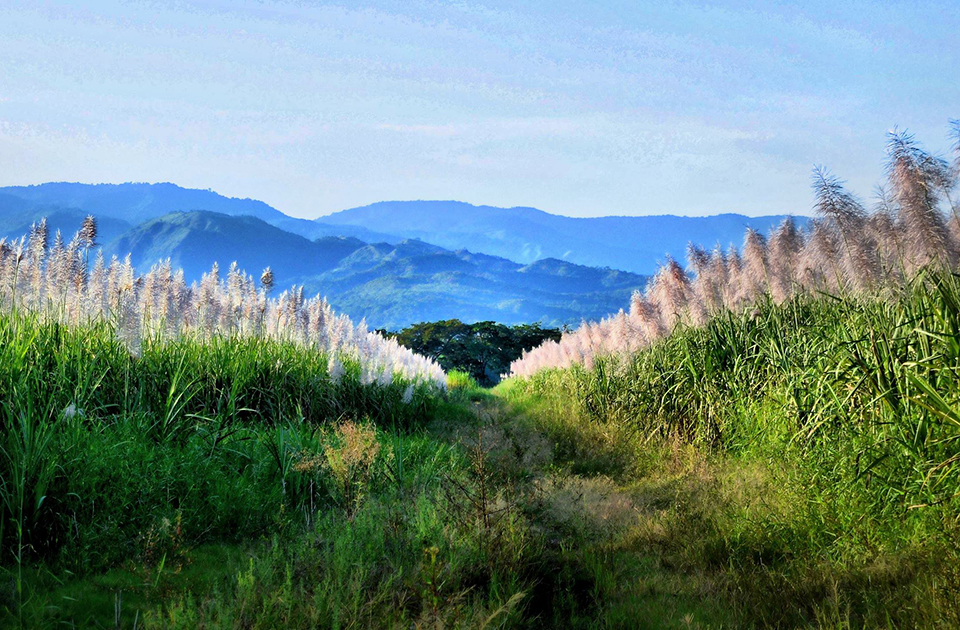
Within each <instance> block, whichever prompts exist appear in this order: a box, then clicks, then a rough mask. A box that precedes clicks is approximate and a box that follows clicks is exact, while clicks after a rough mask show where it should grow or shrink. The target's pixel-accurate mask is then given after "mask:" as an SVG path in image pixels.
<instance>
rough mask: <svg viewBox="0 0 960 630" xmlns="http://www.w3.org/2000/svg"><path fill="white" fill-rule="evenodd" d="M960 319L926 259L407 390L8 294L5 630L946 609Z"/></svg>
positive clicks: (953, 610) (910, 623)
mask: <svg viewBox="0 0 960 630" xmlns="http://www.w3.org/2000/svg"><path fill="white" fill-rule="evenodd" d="M957 322H960V279H958V278H957V277H955V276H952V275H949V274H943V275H940V274H937V275H927V276H921V277H920V278H918V279H917V280H916V281H915V282H914V283H913V284H912V285H911V286H910V287H909V288H908V290H906V291H905V292H904V293H902V294H900V295H898V296H891V295H884V296H874V297H873V298H863V299H860V300H850V299H847V300H836V299H833V298H830V297H820V298H810V297H798V298H795V299H793V300H791V301H788V302H787V303H785V304H782V305H774V304H773V303H771V302H765V303H763V304H761V305H759V307H758V308H757V310H756V312H751V313H746V314H743V315H733V314H730V315H727V316H726V317H721V318H716V319H714V320H713V321H712V322H711V323H710V324H709V325H708V326H706V327H705V328H692V327H691V328H681V329H678V330H677V331H676V332H675V333H674V334H673V335H671V336H670V337H668V338H666V339H664V340H662V341H661V342H659V343H657V344H655V345H653V346H651V347H650V348H648V349H646V350H644V351H642V352H640V353H638V354H636V355H634V356H633V357H632V358H631V359H630V360H629V361H624V360H623V358H616V357H607V358H600V359H598V361H597V362H596V366H595V369H594V370H591V371H588V370H586V369H583V368H573V369H567V370H552V371H543V372H541V373H539V374H537V375H536V376H535V377H533V378H529V379H511V380H509V381H507V382H505V383H503V384H502V385H500V386H499V387H498V388H496V389H495V390H493V391H492V392H490V391H485V390H481V389H479V388H477V387H476V384H475V382H473V381H472V379H471V378H470V377H469V376H468V375H466V374H459V373H455V374H452V375H451V376H450V379H449V388H448V391H447V392H446V393H445V394H443V395H442V396H438V395H436V393H435V391H434V393H432V394H431V393H429V392H428V390H418V392H419V393H418V397H417V398H416V399H415V400H414V401H411V402H410V403H404V402H403V400H402V399H403V396H404V392H405V389H404V388H403V387H402V386H401V384H399V383H397V384H396V385H391V386H382V387H380V386H369V385H368V386H363V385H362V384H361V383H360V373H359V369H358V368H350V367H349V366H348V370H347V374H345V375H344V377H343V378H342V379H341V380H340V381H339V382H337V383H334V382H333V381H331V380H328V379H324V378H323V377H322V376H321V377H320V378H318V377H317V374H322V373H323V369H324V366H325V365H326V361H325V359H323V358H322V357H320V356H317V355H312V354H310V352H309V351H307V350H305V349H304V348H303V347H302V346H300V345H296V344H289V345H287V344H283V343H280V342H277V341H270V340H261V341H256V340H251V339H245V338H223V339H215V340H206V341H204V342H202V343H201V342H199V341H196V342H191V341H187V340H184V341H182V342H180V345H179V346H176V347H174V346H170V345H169V343H167V344H160V345H157V346H155V347H154V346H151V345H150V344H145V346H144V347H143V350H142V353H141V354H140V356H139V357H137V356H134V355H132V354H130V353H129V351H128V350H127V349H126V347H125V346H124V345H123V344H122V342H120V341H116V340H115V338H114V337H113V336H112V335H111V334H110V333H111V331H110V330H109V328H108V327H106V326H103V327H102V328H97V327H94V328H67V327H63V326H61V325H59V324H55V323H44V322H42V321H39V320H37V319H31V318H29V317H23V316H16V317H14V316H5V317H4V318H2V319H0V331H2V334H3V340H4V343H3V345H2V348H3V352H4V353H5V354H4V357H3V361H2V362H0V365H2V366H3V380H2V387H3V400H4V401H5V404H4V410H5V411H4V416H3V421H4V436H5V437H4V440H5V441H4V443H3V451H2V453H0V459H2V465H3V466H4V468H3V476H2V479H3V480H4V482H5V483H4V485H3V487H2V488H3V493H4V494H3V499H4V502H3V506H4V524H5V529H4V533H3V553H4V555H3V560H2V565H3V575H2V577H0V579H2V583H4V584H6V585H7V586H5V587H4V590H3V592H2V594H0V610H2V612H0V624H2V625H17V624H21V625H23V626H27V627H37V626H41V627H42V626H52V625H57V624H63V623H67V624H75V625H80V626H91V625H94V626H95V625H100V626H110V625H119V626H120V627H132V626H134V625H137V627H165V628H166V627H183V628H192V627H262V628H267V627H278V626H287V627H317V626H320V627H369V626H375V627H410V626H419V627H464V628H476V627H488V628H495V627H499V628H513V627H543V628H553V627H582V628H594V627H607V628H636V627H651V628H659V627H668V628H669V627H676V628H683V627H711V628H713V627H728V628H733V627H955V626H956V625H957V624H958V623H960V601H958V600H957V598H956V593H957V592H960V573H958V572H957V570H956V567H957V566H960V565H958V560H960V528H958V526H957V517H956V514H957V513H958V512H957V508H958V507H960V505H958V499H957V497H956V492H957V485H956V472H957V471H956V466H955V464H956V462H957V461H958V459H960V458H958V457H957V448H958V446H960V445H958V442H957V440H956V439H955V436H956V435H958V433H960V424H958V423H957V422H956V419H955V418H954V417H953V416H952V415H951V414H952V413H953V412H952V411H951V410H952V409H954V408H955V407H956V402H957V399H958V397H960V386H958V384H957V380H956V379H957V376H956V372H955V366H956V365H957V364H958V356H960V355H958V351H957V350H956V349H957V348H960V328H958V326H960V324H958V323H957ZM253 409H257V411H256V412H255V411H253ZM771 593H775V594H776V597H772V596H771Z"/></svg>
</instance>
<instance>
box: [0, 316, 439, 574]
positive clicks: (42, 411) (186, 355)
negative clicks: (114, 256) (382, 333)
mask: <svg viewBox="0 0 960 630" xmlns="http://www.w3.org/2000/svg"><path fill="white" fill-rule="evenodd" d="M328 366H329V361H328V357H327V356H326V355H324V354H323V353H320V352H317V351H316V350H314V349H312V348H309V347H305V346H304V345H302V344H300V343H297V342H294V341H281V340H276V339H270V338H262V337H247V336H242V335H239V334H235V335H234V336H233V337H226V336H216V337H212V338H209V339H202V338H191V337H185V336H181V337H177V338H174V339H166V338H164V337H162V336H155V337H150V338H146V339H144V340H143V342H142V343H141V346H140V351H139V353H138V354H132V353H130V352H129V350H128V348H127V346H126V345H125V344H124V343H123V341H121V340H120V339H119V338H118V336H117V335H116V334H115V332H114V330H113V328H112V326H111V325H110V324H108V323H106V322H103V321H100V322H95V323H92V324H88V325H65V324H62V323H59V322H56V321H50V320H49V318H47V317H45V316H44V315H42V314H30V313H24V312H14V313H9V312H8V313H0V499H2V501H0V564H7V563H8V562H11V561H15V562H16V563H17V564H18V565H19V564H21V563H22V562H23V561H24V560H25V559H28V558H36V557H40V558H47V559H57V558H60V559H63V560H64V561H66V562H68V564H70V562H71V560H70V559H71V557H76V558H82V562H84V563H90V564H92V565H96V564H98V563H100V562H101V561H102V562H108V563H109V562H110V561H113V560H116V558H118V557H123V556H124V555H125V550H124V547H123V546H122V545H120V546H117V545H111V544H106V542H107V541H109V540H110V539H111V537H113V536H119V537H120V538H123V535H122V534H123V532H126V535H130V536H132V534H130V532H131V528H136V527H140V526H143V525H144V522H143V521H142V520H140V519H143V518H152V517H154V516H156V510H165V511H166V512H168V513H167V514H166V517H169V518H172V516H173V513H172V512H176V510H177V508H176V507H174V506H176V505H177V504H178V503H180V505H181V506H183V505H184V503H185V502H186V503H190V502H195V501H200V500H201V496H202V495H203V493H204V492H207V491H209V492H210V494H211V497H210V499H209V501H210V504H209V505H208V506H204V505H203V504H202V502H201V503H193V504H192V505H191V507H190V508H189V509H191V510H196V512H195V513H187V514H186V515H185V516H184V518H185V522H186V524H187V526H188V527H189V528H192V531H202V530H204V529H206V530H209V531H210V532H211V533H213V532H218V534H217V535H219V536H222V535H227V536H229V537H234V536H238V535H241V536H242V535H244V533H246V534H250V533H252V532H254V531H256V530H257V528H258V527H262V526H263V524H264V521H263V520H262V519H263V518H264V516H263V514H264V510H263V505H262V504H261V502H263V501H268V502H269V501H275V502H276V505H280V504H281V503H282V502H284V501H287V502H288V505H289V506H290V507H291V508H294V509H301V507H302V505H300V503H301V502H302V501H307V498H304V497H305V495H304V494H303V489H302V488H299V489H295V490H291V488H290V484H289V483H288V481H289V479H291V478H292V473H291V471H290V462H291V461H292V460H293V457H294V452H293V451H294V450H295V449H296V448H298V447H299V446H301V445H302V444H301V443H302V442H303V440H305V439H306V440H309V439H314V438H312V437H310V436H313V435H315V434H317V432H318V431H323V430H325V428H324V427H328V426H332V425H336V424H337V423H339V422H342V421H345V420H349V419H364V418H365V419H368V420H369V421H372V422H373V423H375V424H378V425H379V426H382V427H390V428H397V429H403V428H409V427H413V426H416V425H417V424H420V423H422V422H424V421H425V420H426V418H428V417H429V416H430V413H431V412H430V409H431V406H432V405H434V404H435V401H436V398H435V394H436V391H435V388H434V387H433V386H432V385H430V384H428V383H424V382H422V381H413V380H407V379H405V378H402V377H401V376H399V375H397V376H396V377H395V378H394V379H391V380H390V381H384V382H378V383H364V382H363V380H364V378H363V369H362V367H361V365H360V363H359V362H358V361H357V360H356V359H352V358H350V357H344V358H343V362H342V363H341V364H340V367H339V368H338V369H339V370H340V372H341V373H340V374H338V375H336V376H334V375H333V374H331V373H330V372H329V371H328ZM284 440H286V442H284ZM278 444H279V446H277V445H278ZM278 449H279V450H278ZM178 461H180V462H182V464H177V463H176V462H178ZM271 462H278V463H277V465H276V466H275V467H274V468H271V466H272V464H271ZM181 465H182V466H186V468H183V469H177V468H176V467H177V466H181ZM171 467H172V468H171ZM191 467H192V470H190V468H191ZM191 474H196V478H195V479H192V480H191V479H190V475H191ZM271 476H275V478H276V480H277V482H276V484H274V483H272V482H271V483H269V484H268V485H267V488H270V489H269V490H267V491H264V492H262V493H261V491H259V490H258V491H257V492H256V493H252V494H250V495H249V496H247V497H242V496H238V493H241V495H242V493H244V492H250V491H252V489H253V488H254V487H259V486H260V484H263V483H264V482H265V481H266V480H267V479H268V478H269V477H271ZM138 484H142V485H140V486H139V487H138ZM178 484H183V485H182V487H181V489H180V490H177V491H174V488H176V487H177V485H178ZM208 484H209V485H208ZM230 484H234V487H228V486H229V485H230ZM274 486H275V488H274ZM154 493H159V494H154ZM198 493H199V494H198ZM251 502H252V503H251ZM291 503H292V505H291ZM162 506H166V508H163V507H162ZM184 509H185V508H184ZM171 510H172V512H171ZM128 512H129V513H128ZM113 519H115V520H113ZM132 537H135V536H132ZM78 549H83V550H84V553H82V554H76V553H75V552H77V551H78Z"/></svg>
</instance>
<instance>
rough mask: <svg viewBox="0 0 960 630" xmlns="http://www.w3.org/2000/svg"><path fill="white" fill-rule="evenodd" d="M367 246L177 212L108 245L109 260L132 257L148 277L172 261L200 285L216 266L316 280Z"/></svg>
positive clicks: (244, 220)
mask: <svg viewBox="0 0 960 630" xmlns="http://www.w3.org/2000/svg"><path fill="white" fill-rule="evenodd" d="M363 245H365V243H363V242H362V241H359V240H357V239H340V238H331V237H327V238H324V239H320V240H319V241H316V242H314V241H311V240H309V239H306V238H304V237H302V236H298V235H296V234H292V233H290V232H285V231H284V230H281V229H280V228H276V227H273V226H272V225H269V224H267V223H266V222H264V221H262V220H260V219H258V218H256V217H250V216H244V217H231V216H228V215H225V214H220V213H217V212H208V211H194V212H174V213H171V214H167V215H164V216H162V217H158V218H156V219H151V220H149V221H144V222H143V223H141V224H140V225H137V226H136V227H133V228H131V229H130V230H129V231H127V232H126V233H124V234H123V235H121V236H120V237H119V238H117V239H115V240H114V241H113V242H111V243H109V244H107V246H106V247H105V252H104V253H106V254H115V255H117V256H125V255H126V254H127V252H129V253H130V254H131V259H132V261H133V264H134V265H135V266H136V267H137V268H138V269H140V270H142V271H146V270H147V269H148V268H149V267H150V266H151V265H153V264H154V263H156V262H158V261H160V260H162V259H164V258H170V259H171V261H172V263H173V265H174V267H181V268H183V270H184V274H185V275H186V277H187V279H188V281H189V280H196V279H199V278H200V277H201V276H202V274H203V273H204V272H206V271H209V270H210V267H211V266H212V265H213V263H214V262H217V263H218V264H219V265H220V268H221V270H222V271H226V268H227V266H228V265H229V264H230V263H231V262H233V261H236V262H237V263H238V264H239V265H240V267H241V268H242V269H244V270H245V271H246V272H247V273H251V274H259V273H260V272H261V271H262V270H263V269H264V268H265V267H268V266H269V267H272V268H273V271H274V275H275V277H276V278H277V281H278V282H282V283H292V282H293V280H294V279H295V278H300V277H302V276H311V275H316V274H319V273H322V272H323V271H326V270H328V269H331V268H333V267H334V266H335V265H336V264H337V262H338V261H339V260H340V259H341V258H343V257H344V256H347V255H349V254H350V253H352V252H353V251H354V250H355V249H357V248H359V247H362V246H363Z"/></svg>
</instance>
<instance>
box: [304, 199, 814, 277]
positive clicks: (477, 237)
mask: <svg viewBox="0 0 960 630" xmlns="http://www.w3.org/2000/svg"><path fill="white" fill-rule="evenodd" d="M784 216H785V215H771V216H764V217H746V216H743V215H739V214H722V215H717V216H710V217H678V216H672V215H663V216H641V217H595V218H573V217H564V216H559V215H554V214H549V213H547V212H543V211H542V210H537V209H536V208H497V207H493V206H474V205H471V204H468V203H463V202H459V201H384V202H380V203H375V204H371V205H369V206H363V207H360V208H352V209H349V210H343V211H341V212H336V213H334V214H331V215H327V216H323V217H320V218H319V219H317V220H318V221H320V222H323V223H326V224H333V225H341V226H363V225H376V226H377V229H379V230H383V231H385V232H389V233H391V234H396V235H398V236H402V237H406V238H422V239H424V240H429V241H430V242H432V243H436V244H437V245H440V246H442V247H447V248H450V249H460V248H466V249H470V250H473V251H482V252H485V253H488V254H493V255H496V256H502V257H504V258H509V259H511V260H515V261H518V262H525V263H530V262H534V261H536V260H540V259H543V258H559V259H562V260H568V261H570V262H574V263H578V264H581V265H589V266H602V267H613V268H616V269H625V270H627V271H632V272H635V273H643V274H651V273H653V272H654V271H655V270H656V263H657V261H658V260H659V261H662V260H663V259H664V256H665V255H666V254H670V255H672V256H673V257H675V258H678V259H683V257H684V253H685V249H686V246H687V243H688V242H690V241H693V242H697V243H708V244H711V243H717V242H719V243H720V244H721V245H723V246H727V245H729V244H730V243H731V242H733V243H736V244H737V245H739V244H740V243H741V241H742V239H743V232H744V229H745V228H747V227H752V228H754V229H756V230H759V231H760V232H764V233H766V232H767V231H768V230H769V229H770V228H771V227H773V226H775V225H777V224H779V223H780V222H781V221H782V220H783V219H784ZM799 221H800V222H801V223H803V222H804V221H805V219H804V218H800V219H799Z"/></svg>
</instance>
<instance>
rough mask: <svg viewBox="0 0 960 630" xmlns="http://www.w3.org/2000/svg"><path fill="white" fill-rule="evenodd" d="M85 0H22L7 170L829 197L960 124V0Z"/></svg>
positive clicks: (502, 199)
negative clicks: (819, 184)
mask: <svg viewBox="0 0 960 630" xmlns="http://www.w3.org/2000/svg"><path fill="white" fill-rule="evenodd" d="M77 4H80V3H76V2H74V3H60V2H55V1H51V2H30V1H29V0H16V1H11V0H0V185H21V184H35V183H41V182H45V181H80V182H87V183H95V182H112V183H120V182H127V181H138V182H161V181H170V182H173V183H176V184H179V185H181V186H186V187H190V188H204V189H206V188H209V189H213V190H215V191H217V192H219V193H221V194H224V195H228V196H232V197H250V198H255V199H261V200H263V201H265V202H267V203H269V204H271V205H273V206H274V207H276V208H278V209H280V210H281V211H283V212H286V213H287V214H290V215H292V216H298V217H305V218H315V217H317V216H320V215H324V214H327V213H330V212H334V211H337V210H342V209H344V208H350V207H354V206H360V205H365V204H368V203H373V202H376V201H381V200H396V199H457V200H461V201H468V202H471V203H475V204H488V205H496V206H506V207H512V206H532V207H537V208H540V209H542V210H546V211H548V212H553V213H556V214H565V215H569V216H602V215H645V214H682V215H691V216H694V215H710V214H718V213H722V212H740V213H743V214H748V215H763V214H779V213H794V214H809V213H810V212H811V205H812V198H811V193H810V188H809V182H810V172H811V169H812V167H813V166H814V165H815V164H822V165H825V166H826V167H828V168H829V169H830V170H831V171H832V172H833V173H835V174H836V175H838V176H839V177H841V178H843V179H845V180H847V181H848V184H849V187H850V188H851V189H852V190H853V191H854V192H856V193H858V194H859V195H860V196H861V197H862V198H863V199H865V200H867V201H869V199H870V195H871V190H872V189H873V187H874V185H875V184H876V183H878V182H879V181H880V180H881V178H882V176H883V165H884V146H885V143H886V133H887V132H888V131H889V130H891V129H892V128H894V127H895V126H899V127H900V128H901V129H902V128H906V129H908V130H909V131H911V132H913V133H915V134H916V136H917V138H918V139H919V140H920V141H921V142H922V143H923V145H924V146H925V147H926V148H928V149H930V150H932V151H935V152H944V153H946V152H947V151H948V150H949V147H950V141H949V136H948V120H949V119H951V118H960V80H958V76H957V68H960V44H958V43H957V33H958V32H960V3H958V2H957V0H950V1H947V2H940V3H937V2H909V3H907V2H904V3H900V2H878V3H867V2H859V1H857V0H852V1H849V2H848V1H844V2H836V0H830V1H829V2H820V1H818V0H814V1H804V2H797V3H782V4H780V3H775V2H718V3H686V2H675V3H674V2H637V1H633V2H599V1H598V2H570V1H565V0H549V1H547V2H538V1H535V0H534V1H526V2H516V3H506V2H502V3H497V2H489V3H485V4H476V3H471V2H463V3H435V2H418V1H417V0H406V1H402V2H378V3H372V4H336V5H332V4H324V3H320V2H274V1H269V0H263V1H260V2H242V1H240V0H223V1H214V2H189V1H182V2H171V3H167V2H111V1H96V2H84V3H82V4H83V6H82V7H78V6H76V5H77Z"/></svg>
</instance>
